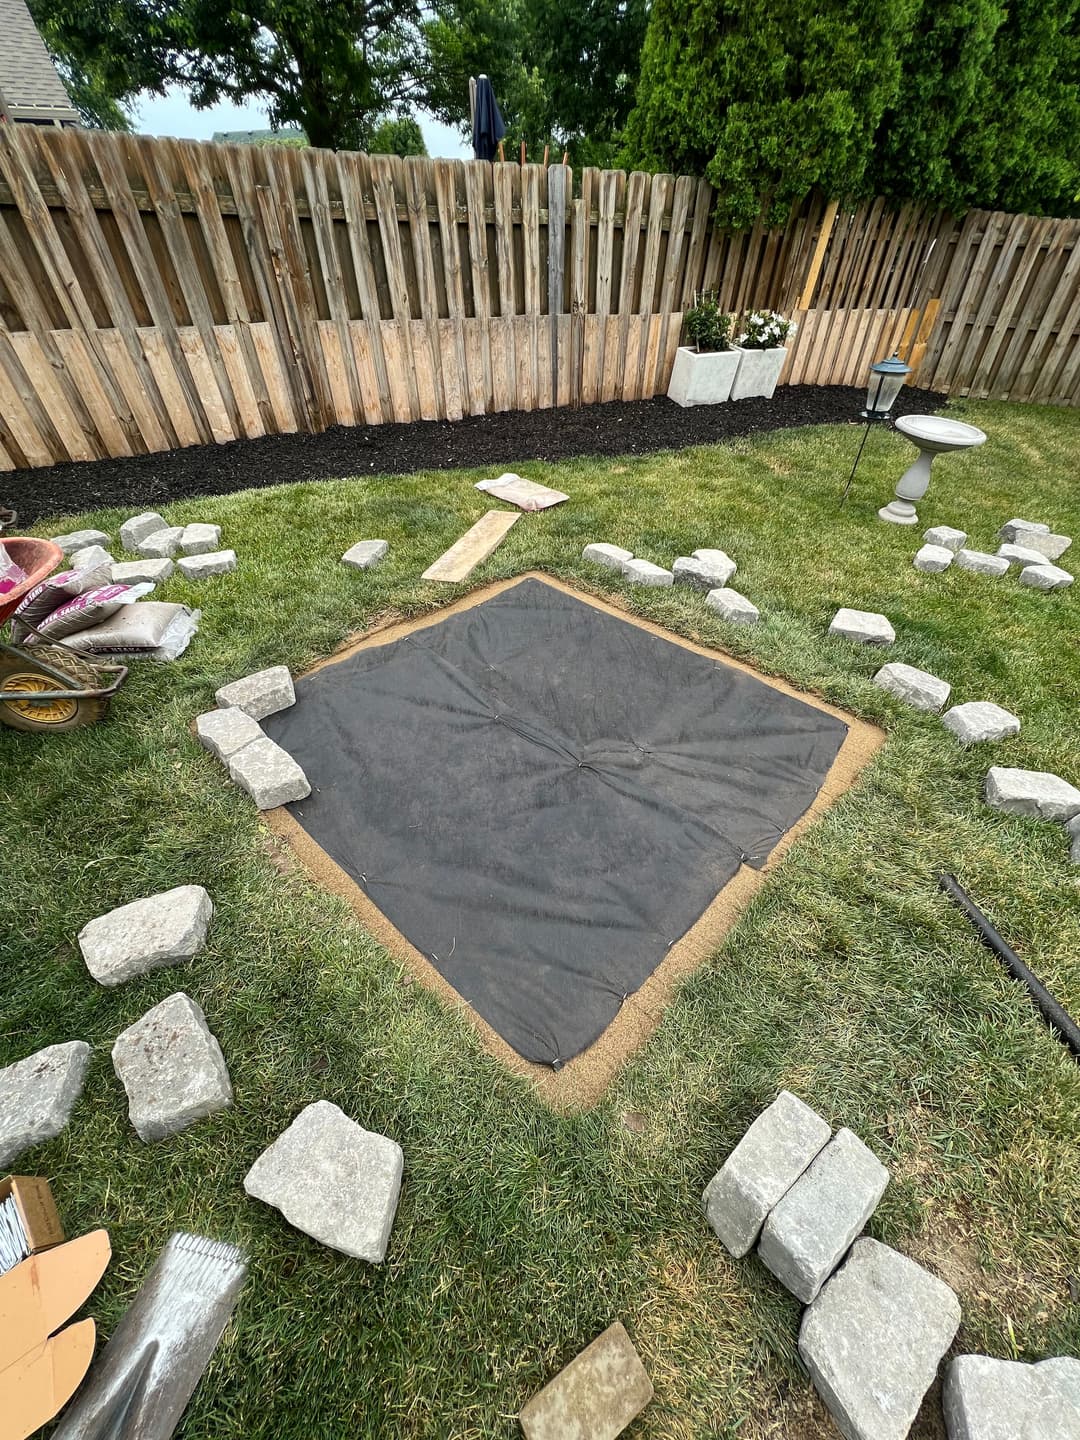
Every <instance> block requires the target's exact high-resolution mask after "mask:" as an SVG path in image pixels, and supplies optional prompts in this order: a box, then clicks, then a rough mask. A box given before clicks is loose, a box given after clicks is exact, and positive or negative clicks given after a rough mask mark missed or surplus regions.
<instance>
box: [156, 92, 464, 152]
mask: <svg viewBox="0 0 1080 1440" xmlns="http://www.w3.org/2000/svg"><path fill="white" fill-rule="evenodd" d="M416 118H417V120H419V122H420V128H421V130H423V132H424V141H425V143H426V145H427V147H428V153H429V154H430V155H432V156H434V157H436V158H440V159H443V158H445V159H457V158H462V159H471V157H472V150H471V149H470V148H469V147H468V146H467V145H466V144H465V142H464V141H463V140H462V139H461V137H460V135H459V134H458V132H457V131H456V130H455V129H453V128H452V127H451V126H449V125H443V124H442V123H441V122H440V121H438V120H433V119H432V118H431V116H430V115H425V114H424V113H423V112H422V111H421V112H419V113H418V114H417V117H416ZM269 124H270V122H269V121H268V120H267V118H266V111H265V110H264V109H263V108H262V106H260V105H258V104H256V103H254V102H252V103H251V104H248V105H231V104H229V103H227V102H223V103H222V104H220V105H213V106H211V107H210V109H209V110H196V109H194V108H193V107H192V105H191V104H190V102H189V101H188V98H187V96H186V95H185V94H184V92H183V91H182V90H175V89H172V90H170V91H169V92H168V94H166V95H150V94H148V93H147V92H145V91H144V92H143V94H142V95H140V96H139V97H138V99H137V100H136V102H135V128H136V129H137V130H138V131H140V133H141V134H143V135H174V136H176V137H177V138H178V139H181V140H209V139H210V137H211V136H212V135H213V134H214V132H215V130H266V129H268V128H269Z"/></svg>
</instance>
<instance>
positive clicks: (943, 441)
mask: <svg viewBox="0 0 1080 1440" xmlns="http://www.w3.org/2000/svg"><path fill="white" fill-rule="evenodd" d="M896 428H897V430H899V431H900V433H901V434H902V435H906V436H907V438H908V439H909V440H910V441H911V442H912V444H914V445H917V446H918V447H919V458H918V459H917V460H916V461H915V462H914V464H912V465H909V466H908V468H907V469H906V470H905V471H904V473H903V475H901V477H900V479H899V480H898V481H897V483H896V498H895V500H890V501H889V503H888V505H883V506H882V507H881V509H880V510H879V511H878V512H877V513H878V518H879V519H881V520H888V521H890V522H891V523H892V524H893V525H915V524H917V523H918V519H919V517H918V516H917V515H916V514H915V505H914V503H913V502H914V501H916V500H921V499H922V497H923V496H924V495H925V494H926V487H927V486H928V485H929V484H930V462H931V461H932V460H933V458H934V456H935V455H942V454H944V453H945V452H946V451H947V450H967V449H968V448H969V447H971V446H973V445H982V444H983V443H984V441H985V440H986V436H985V434H984V433H983V431H981V430H980V429H978V427H977V426H975V425H965V424H964V423H963V422H962V421H960V420H947V419H946V418H945V417H944V416H943V415H901V416H900V418H899V419H898V420H897V422H896Z"/></svg>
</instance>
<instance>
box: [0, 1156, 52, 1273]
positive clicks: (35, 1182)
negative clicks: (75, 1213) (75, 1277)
mask: <svg viewBox="0 0 1080 1440" xmlns="http://www.w3.org/2000/svg"><path fill="white" fill-rule="evenodd" d="M9 1195H13V1196H14V1197H15V1208H16V1210H17V1211H18V1212H19V1220H20V1222H21V1224H22V1227H23V1230H24V1232H25V1234H26V1238H27V1240H28V1241H29V1244H30V1254H31V1255H38V1254H40V1252H41V1251H42V1250H49V1249H51V1248H52V1246H54V1245H60V1244H62V1243H63V1240H64V1227H63V1226H62V1225H61V1224H60V1216H59V1215H58V1214H57V1213H56V1201H55V1200H54V1199H53V1194H52V1190H51V1189H50V1188H49V1182H48V1181H47V1180H46V1179H44V1178H43V1177H42V1176H40V1175H9V1176H8V1177H7V1179H6V1180H0V1203H2V1202H3V1201H5V1200H6V1199H7V1198H8V1196H9Z"/></svg>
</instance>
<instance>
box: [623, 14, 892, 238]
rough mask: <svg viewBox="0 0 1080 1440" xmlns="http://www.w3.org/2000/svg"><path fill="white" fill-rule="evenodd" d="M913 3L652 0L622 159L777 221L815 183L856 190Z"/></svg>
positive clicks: (744, 216) (732, 218) (730, 209)
mask: <svg viewBox="0 0 1080 1440" xmlns="http://www.w3.org/2000/svg"><path fill="white" fill-rule="evenodd" d="M919 4H920V0H893V3H892V4H890V5H888V6H884V7H869V6H867V5H866V4H865V3H864V0H820V3H818V4H817V5H816V6H815V7H814V8H813V9H810V8H809V7H807V6H806V5H805V4H802V3H796V0H720V4H719V5H717V4H716V3H715V0H655V3H654V5H653V9H652V13H651V15H650V18H649V26H648V30H647V32H646V38H645V46H644V50H643V52H642V73H641V81H640V84H639V87H638V93H637V105H636V107H635V110H634V112H633V113H632V115H631V117H630V123H629V127H628V148H629V150H630V154H631V158H632V159H638V160H645V161H646V162H648V163H651V164H652V165H653V166H660V165H662V166H664V167H665V168H668V169H673V170H677V171H680V172H685V173H689V174H704V175H706V176H707V177H708V179H710V180H711V181H712V182H713V184H714V185H716V187H717V189H718V191H719V192H720V195H719V207H720V209H719V213H720V216H721V218H722V219H724V220H725V221H727V222H729V223H731V224H734V225H748V224H750V223H751V222H752V221H753V220H754V219H756V218H757V216H758V215H759V213H763V214H764V215H765V216H766V218H768V219H769V220H772V221H777V222H778V221H780V220H781V219H782V217H783V216H784V215H785V214H786V213H787V211H788V207H789V206H790V205H791V203H792V202H793V201H795V200H800V199H802V197H803V196H804V195H806V194H807V192H808V191H809V190H810V189H812V188H813V187H814V186H819V187H820V188H821V189H823V190H824V191H825V192H826V193H828V194H830V195H835V196H852V195H859V194H862V193H864V191H865V186H866V178H865V177H866V169H867V164H868V161H869V160H870V158H871V155H872V147H873V138H874V134H875V132H876V130H877V127H878V122H879V121H880V119H881V116H882V114H883V112H884V111H885V109H886V107H887V106H888V105H890V104H891V103H892V102H893V101H894V100H895V98H896V95H897V93H898V90H899V88H900V51H901V47H902V45H903V42H904V39H905V38H906V36H907V34H908V33H909V31H910V28H911V25H912V23H913V20H914V17H915V14H916V13H917V10H918V7H919Z"/></svg>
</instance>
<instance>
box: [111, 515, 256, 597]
mask: <svg viewBox="0 0 1080 1440" xmlns="http://www.w3.org/2000/svg"><path fill="white" fill-rule="evenodd" d="M120 543H121V545H123V547H124V549H125V550H127V551H128V552H130V553H131V554H134V555H139V556H141V557H142V558H141V560H132V561H127V562H125V563H124V564H123V565H121V566H118V567H116V568H117V569H120V570H123V571H128V572H131V574H134V573H135V572H136V570H138V573H139V574H140V576H143V577H145V578H146V579H153V580H167V579H168V578H169V576H170V575H171V574H172V572H173V563H174V557H177V558H176V560H175V564H176V568H177V569H178V570H179V571H180V573H181V574H182V575H183V576H185V577H186V578H187V579H188V580H205V579H206V578H207V576H209V575H224V574H226V573H227V572H228V571H230V570H235V569H236V552H235V551H234V550H219V549H218V546H219V545H220V544H221V526H220V525H209V524H204V523H202V522H198V523H195V524H192V525H170V524H169V523H168V521H166V520H165V519H164V517H163V516H161V515H159V514H158V513H157V511H156V510H147V511H145V512H144V513H143V514H142V515H133V516H132V517H131V519H130V520H125V521H124V523H123V525H121V526H120ZM113 578H114V579H117V578H118V577H117V576H116V574H115V573H114V575H113Z"/></svg>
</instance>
